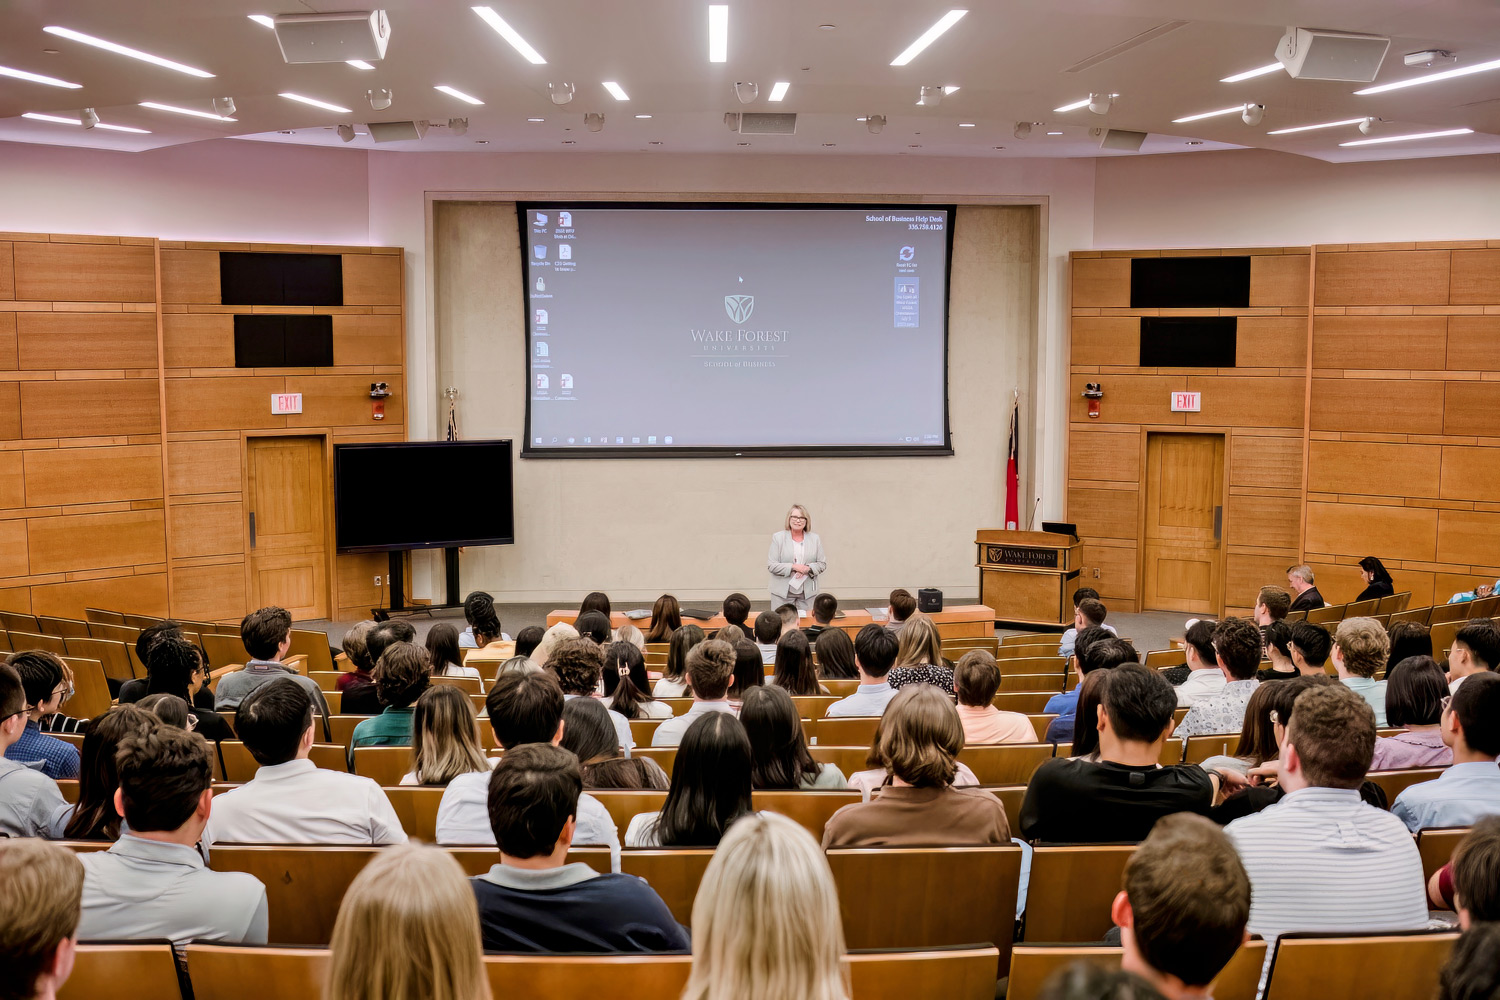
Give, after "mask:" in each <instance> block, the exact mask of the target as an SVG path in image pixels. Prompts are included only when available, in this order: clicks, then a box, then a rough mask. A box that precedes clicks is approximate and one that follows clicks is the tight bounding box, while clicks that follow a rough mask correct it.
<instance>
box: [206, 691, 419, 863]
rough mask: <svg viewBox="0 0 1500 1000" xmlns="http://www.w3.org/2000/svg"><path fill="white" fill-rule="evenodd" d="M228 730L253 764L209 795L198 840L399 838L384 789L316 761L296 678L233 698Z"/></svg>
mask: <svg viewBox="0 0 1500 1000" xmlns="http://www.w3.org/2000/svg"><path fill="white" fill-rule="evenodd" d="M235 724H236V728H237V729H238V730H239V736H240V739H241V740H243V741H244V743H245V749H246V750H249V751H250V756H252V757H254V758H255V762H256V763H257V764H259V765H260V767H259V768H258V769H257V770H256V772H255V776H254V777H252V778H251V779H250V780H249V781H248V782H246V783H245V784H243V785H240V786H238V787H237V788H233V789H230V790H229V791H227V792H224V793H222V794H220V795H218V796H215V798H214V812H213V817H212V818H211V819H210V820H209V822H208V832H207V833H206V835H205V839H207V840H208V841H210V842H212V843H219V844H226V843H227V844H376V845H379V844H404V843H405V842H406V834H405V832H403V831H402V829H401V820H400V819H398V818H397V816H396V810H395V809H393V808H392V807H391V802H390V799H388V798H387V797H386V794H385V791H384V789H382V788H381V787H380V786H379V785H377V784H376V783H375V782H374V781H372V780H371V779H369V778H365V777H361V776H359V775H357V774H347V773H345V772H343V771H333V770H329V769H327V768H322V767H317V766H315V765H314V764H313V762H312V761H310V760H308V753H309V752H311V750H312V745H313V740H314V736H313V732H314V730H313V711H312V702H311V701H309V700H308V697H307V692H305V691H303V690H302V689H301V688H300V687H298V686H297V685H296V684H293V683H290V682H284V681H280V680H278V681H276V682H273V683H271V684H262V685H261V686H260V687H258V688H256V689H255V690H254V691H252V692H251V693H250V694H248V695H246V696H245V700H244V701H242V702H240V709H239V713H238V714H237V715H236V716H235Z"/></svg>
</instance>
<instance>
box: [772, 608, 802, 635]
mask: <svg viewBox="0 0 1500 1000" xmlns="http://www.w3.org/2000/svg"><path fill="white" fill-rule="evenodd" d="M774 610H775V612H776V617H777V618H780V619H781V634H782V635H786V634H787V633H788V632H791V631H793V630H794V629H796V628H797V622H798V621H799V620H800V617H801V616H800V615H798V614H797V605H795V604H792V603H790V602H788V603H786V604H781V605H778V606H777V607H776V608H775V609H774Z"/></svg>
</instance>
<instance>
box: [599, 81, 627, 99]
mask: <svg viewBox="0 0 1500 1000" xmlns="http://www.w3.org/2000/svg"><path fill="white" fill-rule="evenodd" d="M604 89H605V90H607V91H609V96H610V97H613V98H614V99H615V100H617V101H628V100H630V95H629V94H627V93H625V88H624V87H622V86H620V85H619V84H618V83H615V82H614V81H613V80H605V81H604Z"/></svg>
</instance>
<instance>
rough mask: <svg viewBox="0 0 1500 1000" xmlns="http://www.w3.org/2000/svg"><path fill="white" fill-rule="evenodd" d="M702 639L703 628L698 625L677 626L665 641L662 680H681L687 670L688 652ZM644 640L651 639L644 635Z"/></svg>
mask: <svg viewBox="0 0 1500 1000" xmlns="http://www.w3.org/2000/svg"><path fill="white" fill-rule="evenodd" d="M703 639H704V635H703V630H702V629H701V628H699V627H698V626H696V625H682V626H679V627H678V629H677V630H676V631H675V632H673V633H672V638H671V639H669V640H668V641H667V665H666V666H665V667H663V668H662V672H661V677H662V680H673V681H680V680H682V676H683V672H684V671H685V670H687V655H688V652H689V651H690V650H692V648H693V647H694V646H696V645H698V643H700V642H702V641H703ZM646 641H647V642H650V641H651V637H650V636H649V635H648V636H646Z"/></svg>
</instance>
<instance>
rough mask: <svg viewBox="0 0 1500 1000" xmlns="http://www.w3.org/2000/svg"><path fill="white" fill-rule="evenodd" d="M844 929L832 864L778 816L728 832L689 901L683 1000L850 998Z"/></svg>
mask: <svg viewBox="0 0 1500 1000" xmlns="http://www.w3.org/2000/svg"><path fill="white" fill-rule="evenodd" d="M843 958H844V929H843V918H842V916H841V915H840V913H839V900H838V891H837V889H835V888H834V884H833V873H832V872H831V871H829V868H828V861H827V859H826V858H824V856H823V851H822V849H821V848H819V846H818V842H817V841H816V840H814V839H813V838H812V835H811V834H810V833H808V832H807V831H806V830H804V829H803V828H802V827H801V826H799V825H798V824H797V823H795V822H793V821H792V820H790V819H787V818H786V817H785V816H781V815H778V814H776V813H752V814H750V815H748V816H745V817H743V818H741V819H739V820H737V821H735V823H734V825H733V826H731V827H730V828H729V831H728V832H727V833H726V834H725V835H724V839H723V840H721V841H720V842H719V847H718V850H716V851H714V856H713V860H711V861H710V862H709V863H708V869H707V870H706V871H705V872H704V873H703V881H702V883H700V884H699V886H698V897H697V899H695V900H694V901H693V971H692V974H691V975H690V976H689V977H688V984H687V988H686V989H684V990H683V992H682V997H683V1000H846V998H847V997H848V996H849V981H848V975H847V972H846V971H845V970H844V968H843Z"/></svg>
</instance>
